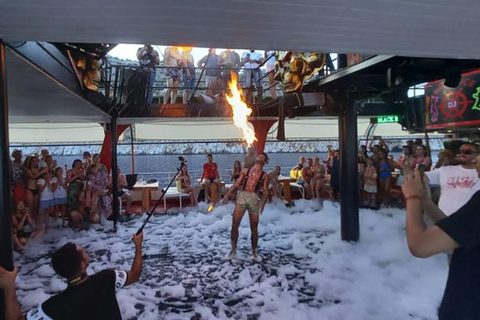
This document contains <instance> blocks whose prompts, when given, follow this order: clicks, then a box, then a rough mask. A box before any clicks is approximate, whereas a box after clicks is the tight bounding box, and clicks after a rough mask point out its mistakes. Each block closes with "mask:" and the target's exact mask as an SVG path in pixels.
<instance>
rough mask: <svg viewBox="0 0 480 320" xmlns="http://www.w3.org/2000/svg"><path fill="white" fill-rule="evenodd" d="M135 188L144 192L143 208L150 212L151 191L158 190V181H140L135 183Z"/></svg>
mask: <svg viewBox="0 0 480 320" xmlns="http://www.w3.org/2000/svg"><path fill="white" fill-rule="evenodd" d="M133 190H138V191H141V192H142V210H143V211H145V212H148V210H150V199H151V192H152V191H158V182H154V183H147V184H142V183H140V182H137V183H135V185H134V186H133Z"/></svg>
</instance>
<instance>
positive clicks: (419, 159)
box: [412, 146, 432, 171]
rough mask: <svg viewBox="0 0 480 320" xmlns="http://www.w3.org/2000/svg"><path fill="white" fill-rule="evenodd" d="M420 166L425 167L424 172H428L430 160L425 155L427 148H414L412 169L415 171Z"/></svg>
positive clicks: (430, 164)
mask: <svg viewBox="0 0 480 320" xmlns="http://www.w3.org/2000/svg"><path fill="white" fill-rule="evenodd" d="M420 164H423V165H425V171H430V169H431V167H432V159H431V158H430V157H429V156H428V155H427V147H425V146H416V147H415V157H414V159H413V160H412V167H413V168H414V169H416V168H418V166H419V165H420Z"/></svg>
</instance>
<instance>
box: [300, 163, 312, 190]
mask: <svg viewBox="0 0 480 320" xmlns="http://www.w3.org/2000/svg"><path fill="white" fill-rule="evenodd" d="M313 176H314V171H313V160H312V158H308V159H307V165H306V166H305V167H303V168H302V179H303V183H304V185H303V188H304V189H305V193H306V194H307V198H311V197H312V195H313V192H312V191H313V190H312V186H311V182H312V178H313Z"/></svg>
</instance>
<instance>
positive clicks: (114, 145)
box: [110, 116, 120, 229]
mask: <svg viewBox="0 0 480 320" xmlns="http://www.w3.org/2000/svg"><path fill="white" fill-rule="evenodd" d="M110 133H111V137H112V209H113V228H114V229H116V228H117V221H118V216H119V211H120V206H119V203H118V173H117V171H118V164H117V142H118V141H117V117H116V116H113V117H112V122H111V124H110Z"/></svg>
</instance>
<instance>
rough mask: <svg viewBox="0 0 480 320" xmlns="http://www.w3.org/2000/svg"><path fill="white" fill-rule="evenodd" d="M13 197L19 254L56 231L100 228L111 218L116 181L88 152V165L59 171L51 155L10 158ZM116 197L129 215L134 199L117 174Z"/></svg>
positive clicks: (76, 162)
mask: <svg viewBox="0 0 480 320" xmlns="http://www.w3.org/2000/svg"><path fill="white" fill-rule="evenodd" d="M12 158H13V160H11V166H10V167H11V192H12V200H13V208H12V223H13V232H14V233H13V242H14V245H15V250H17V251H21V250H22V249H23V247H24V246H25V245H26V244H27V242H28V239H30V238H34V237H38V236H40V235H42V234H44V233H45V232H47V230H48V229H49V228H52V227H72V228H75V229H81V228H85V227H88V225H89V224H90V223H98V222H99V221H100V217H101V216H103V217H105V218H107V219H110V218H111V214H112V179H111V177H110V176H109V173H108V172H107V169H106V166H105V165H103V164H102V163H101V162H100V155H99V154H94V155H93V157H91V155H90V153H88V152H85V153H84V155H83V158H84V162H82V160H80V159H76V160H74V161H73V163H72V165H71V168H68V167H67V165H65V168H62V167H59V166H57V161H56V160H55V159H54V158H53V156H52V155H50V154H49V152H48V150H47V149H44V150H42V151H41V154H40V155H37V154H35V155H31V156H27V157H25V158H24V157H23V154H22V151H21V150H14V151H13V152H12ZM118 186H119V190H120V193H119V194H118V195H117V196H118V197H121V198H122V199H124V200H125V201H126V202H127V207H126V212H125V213H126V214H131V208H130V204H131V196H130V194H129V193H128V191H126V189H125V188H126V187H127V182H126V178H125V176H124V175H123V174H121V173H120V171H118Z"/></svg>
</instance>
